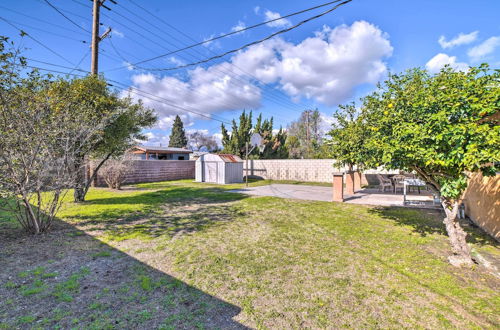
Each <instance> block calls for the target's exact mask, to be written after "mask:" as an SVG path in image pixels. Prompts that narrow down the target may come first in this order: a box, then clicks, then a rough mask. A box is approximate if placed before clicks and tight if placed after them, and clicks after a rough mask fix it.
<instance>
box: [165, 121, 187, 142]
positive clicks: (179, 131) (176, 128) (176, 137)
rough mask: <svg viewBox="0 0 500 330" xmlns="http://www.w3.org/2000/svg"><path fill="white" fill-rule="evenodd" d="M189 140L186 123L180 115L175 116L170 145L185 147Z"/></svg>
mask: <svg viewBox="0 0 500 330" xmlns="http://www.w3.org/2000/svg"><path fill="white" fill-rule="evenodd" d="M187 142H188V141H187V138H186V132H185V131H184V124H183V123H182V120H181V118H180V117H179V115H177V116H175V120H174V125H173V126H172V133H171V134H170V139H169V141H168V146H169V147H173V148H185V147H186V146H187Z"/></svg>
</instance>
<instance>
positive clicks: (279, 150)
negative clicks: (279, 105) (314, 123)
mask: <svg viewBox="0 0 500 330" xmlns="http://www.w3.org/2000/svg"><path fill="white" fill-rule="evenodd" d="M221 132H222V145H223V147H224V150H223V152H225V153H230V154H235V155H238V156H240V157H245V149H246V143H247V142H250V138H251V136H252V134H253V133H254V132H256V133H259V134H260V136H261V137H262V139H263V143H264V144H265V148H264V151H263V152H262V153H261V152H260V151H259V150H258V149H257V148H256V149H254V150H253V151H252V153H251V154H250V158H254V159H259V158H260V159H279V158H287V157H288V151H287V148H286V139H287V135H286V132H285V131H284V130H283V129H281V128H280V130H279V131H278V133H277V134H273V118H272V117H271V118H270V119H264V120H263V119H262V114H260V115H259V116H258V117H257V121H256V123H255V126H253V124H252V112H251V111H250V113H248V114H246V112H245V111H243V113H242V114H241V115H240V118H239V124H237V123H236V121H235V120H233V122H232V132H231V134H229V132H228V131H227V129H226V127H225V126H224V124H222V125H221Z"/></svg>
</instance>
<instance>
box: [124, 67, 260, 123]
mask: <svg viewBox="0 0 500 330" xmlns="http://www.w3.org/2000/svg"><path fill="white" fill-rule="evenodd" d="M228 70H229V71H228ZM230 70H231V68H230V65H229V63H222V64H217V65H214V66H212V67H209V68H207V69H204V68H200V67H198V68H196V69H194V70H191V71H188V74H187V75H188V79H187V80H186V81H183V80H181V78H177V77H171V76H165V77H158V76H155V75H152V74H138V75H134V76H132V82H133V85H134V86H135V87H136V88H138V89H139V90H141V91H144V92H146V93H148V94H152V95H155V96H156V97H157V99H156V100H154V99H155V98H154V97H150V96H149V95H147V96H148V98H143V102H144V104H145V105H146V106H148V107H151V108H153V109H155V110H156V112H157V114H158V115H159V116H160V118H161V120H160V122H159V127H165V126H167V125H169V124H171V120H173V116H175V115H177V114H179V115H181V114H182V115H184V116H188V118H187V119H188V120H191V119H192V118H197V119H203V118H204V117H203V116H198V115H196V114H194V113H189V112H186V111H184V110H182V109H180V108H184V109H188V110H191V111H193V112H196V113H201V114H203V115H206V116H209V115H210V114H212V113H217V112H220V111H225V110H234V109H242V108H256V107H259V106H260V96H261V95H260V89H259V88H258V87H256V86H255V85H253V84H252V83H251V82H250V81H249V80H248V79H247V80H243V81H242V79H244V78H243V77H234V76H232V75H228V74H225V73H224V72H226V71H228V72H230ZM139 94H140V93H139ZM131 96H132V97H133V98H135V99H140V98H141V96H139V95H137V94H136V93H134V90H132V92H131ZM152 99H153V100H152ZM168 103H170V104H174V105H176V106H177V107H180V108H177V107H173V106H171V105H169V104H168ZM183 121H184V124H185V126H187V125H186V122H187V121H186V120H184V119H183Z"/></svg>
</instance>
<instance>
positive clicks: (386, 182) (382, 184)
mask: <svg viewBox="0 0 500 330" xmlns="http://www.w3.org/2000/svg"><path fill="white" fill-rule="evenodd" d="M377 179H378V182H379V189H380V191H382V192H385V188H389V189H390V190H392V181H391V179H389V178H385V177H383V176H382V175H381V174H377Z"/></svg>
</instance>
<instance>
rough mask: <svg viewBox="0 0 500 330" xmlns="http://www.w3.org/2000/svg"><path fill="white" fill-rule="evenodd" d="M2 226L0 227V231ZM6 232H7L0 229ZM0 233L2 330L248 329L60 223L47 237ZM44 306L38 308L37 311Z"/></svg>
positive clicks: (216, 302)
mask: <svg viewBox="0 0 500 330" xmlns="http://www.w3.org/2000/svg"><path fill="white" fill-rule="evenodd" d="M0 225H3V224H0ZM4 229H5V228H4ZM5 233H6V231H5V230H0V242H2V244H1V245H2V248H1V249H0V261H1V267H0V283H2V286H0V296H1V297H2V301H1V302H0V315H1V321H0V328H17V327H21V328H23V327H26V326H29V325H30V324H32V325H33V324H36V325H37V326H40V327H44V328H45V327H49V328H51V327H55V326H58V327H62V328H72V327H82V328H137V327H140V328H158V327H163V328H168V329H174V328H175V329H178V328H183V329H185V328H221V329H245V328H246V327H244V326H243V325H241V324H239V323H238V322H236V321H234V320H233V319H232V318H233V317H234V316H236V315H237V314H239V313H240V308H239V307H238V306H235V305H232V304H230V303H227V302H225V301H223V300H221V299H218V298H216V297H214V296H212V295H210V294H208V293H205V292H203V291H201V290H199V289H197V288H195V287H193V286H190V285H188V284H186V283H184V282H183V281H181V280H178V279H176V278H175V277H172V276H170V275H167V274H165V273H163V272H161V271H159V270H157V269H154V268H152V267H150V266H149V265H147V264H145V263H142V262H141V261H139V260H137V259H135V258H133V257H131V256H130V255H127V254H125V253H123V252H121V251H119V250H116V249H114V248H113V247H111V246H108V245H106V244H104V243H102V242H100V241H99V240H97V239H95V238H93V237H92V236H90V235H87V234H86V233H85V232H82V231H80V230H77V229H75V228H74V227H73V226H71V225H69V224H68V223H65V222H63V221H60V220H57V221H55V223H54V226H53V229H52V230H51V231H50V232H49V233H46V234H43V235H38V236H28V235H26V234H24V233H23V232H21V230H20V229H17V230H15V229H12V230H9V235H6V236H5V235H4V234H5ZM41 306H42V308H41Z"/></svg>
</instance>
